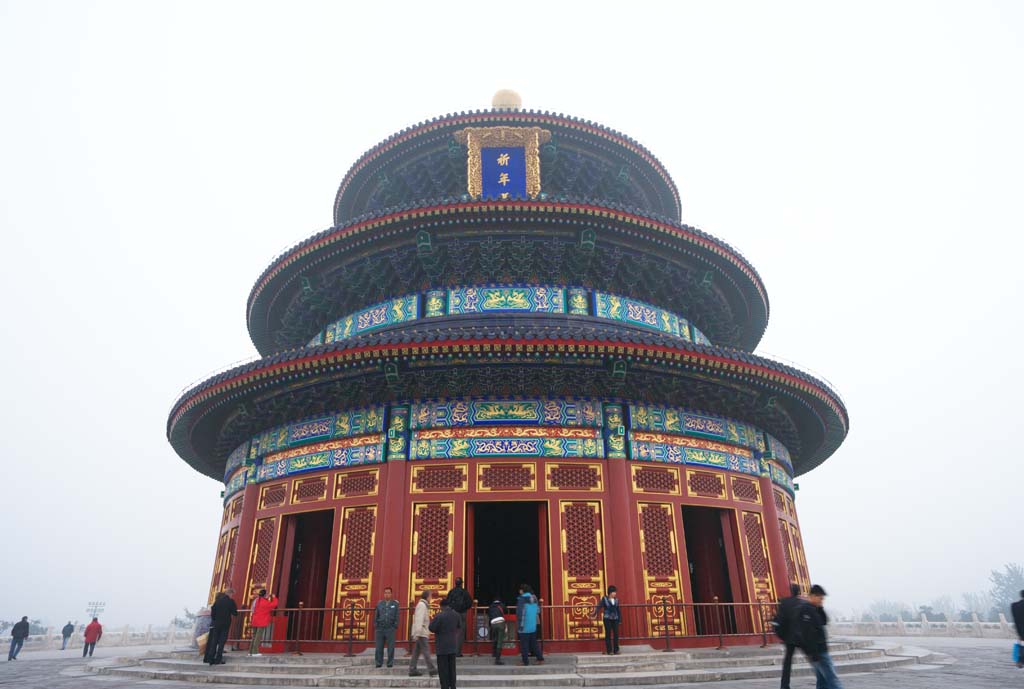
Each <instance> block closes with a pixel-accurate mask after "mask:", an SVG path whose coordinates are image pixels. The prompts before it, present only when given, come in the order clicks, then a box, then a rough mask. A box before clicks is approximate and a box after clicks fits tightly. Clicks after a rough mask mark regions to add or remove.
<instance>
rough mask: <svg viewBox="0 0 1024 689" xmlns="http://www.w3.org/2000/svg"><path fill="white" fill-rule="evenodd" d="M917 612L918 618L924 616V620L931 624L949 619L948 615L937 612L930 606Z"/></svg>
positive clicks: (925, 606) (923, 607)
mask: <svg viewBox="0 0 1024 689" xmlns="http://www.w3.org/2000/svg"><path fill="white" fill-rule="evenodd" d="M917 612H918V616H920V615H924V618H925V619H926V620H928V621H929V622H945V621H946V619H947V618H946V613H943V612H937V611H936V610H935V609H933V608H932V606H930V605H922V606H921V607H919V608H918V609H917Z"/></svg>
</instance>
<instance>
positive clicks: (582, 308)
mask: <svg viewBox="0 0 1024 689" xmlns="http://www.w3.org/2000/svg"><path fill="white" fill-rule="evenodd" d="M569 313H571V314H572V315H573V316H589V315H590V302H589V300H588V299H587V290H585V289H581V288H579V287H570V288H569Z"/></svg>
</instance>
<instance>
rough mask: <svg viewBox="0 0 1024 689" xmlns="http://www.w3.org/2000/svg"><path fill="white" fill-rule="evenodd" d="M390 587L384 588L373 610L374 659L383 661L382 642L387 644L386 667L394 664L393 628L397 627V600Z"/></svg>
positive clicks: (378, 661) (378, 663)
mask: <svg viewBox="0 0 1024 689" xmlns="http://www.w3.org/2000/svg"><path fill="white" fill-rule="evenodd" d="M392 595H393V594H392V592H391V587H390V586H387V587H385V588H384V600H382V601H380V602H379V603H377V607H376V609H375V610H374V611H373V640H374V656H373V658H374V661H375V662H376V664H377V667H380V666H381V665H382V664H383V663H384V644H385V643H387V645H388V667H394V665H395V630H397V629H398V601H396V600H395V599H394V598H392Z"/></svg>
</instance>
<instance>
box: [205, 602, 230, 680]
mask: <svg viewBox="0 0 1024 689" xmlns="http://www.w3.org/2000/svg"><path fill="white" fill-rule="evenodd" d="M234 595H235V590H234V589H230V588H229V589H227V590H225V591H221V592H220V593H218V594H217V596H216V597H215V598H214V599H213V605H212V606H210V637H209V640H208V641H207V642H206V655H205V656H203V662H205V663H209V664H210V665H223V664H224V644H226V643H227V641H228V631H230V629H231V618H232V617H234V616H235V615H237V614H238V604H237V603H235V599H234V598H233V597H232V596H234Z"/></svg>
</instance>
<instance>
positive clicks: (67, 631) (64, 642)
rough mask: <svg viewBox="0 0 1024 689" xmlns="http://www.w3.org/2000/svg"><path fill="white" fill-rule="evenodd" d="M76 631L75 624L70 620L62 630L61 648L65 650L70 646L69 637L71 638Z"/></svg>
mask: <svg viewBox="0 0 1024 689" xmlns="http://www.w3.org/2000/svg"><path fill="white" fill-rule="evenodd" d="M74 633H75V625H73V624H71V620H68V623H67V624H66V625H64V629H61V630H60V637H61V644H60V650H62V651H63V650H64V649H65V648H67V647H68V639H70V638H71V635H72V634H74Z"/></svg>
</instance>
